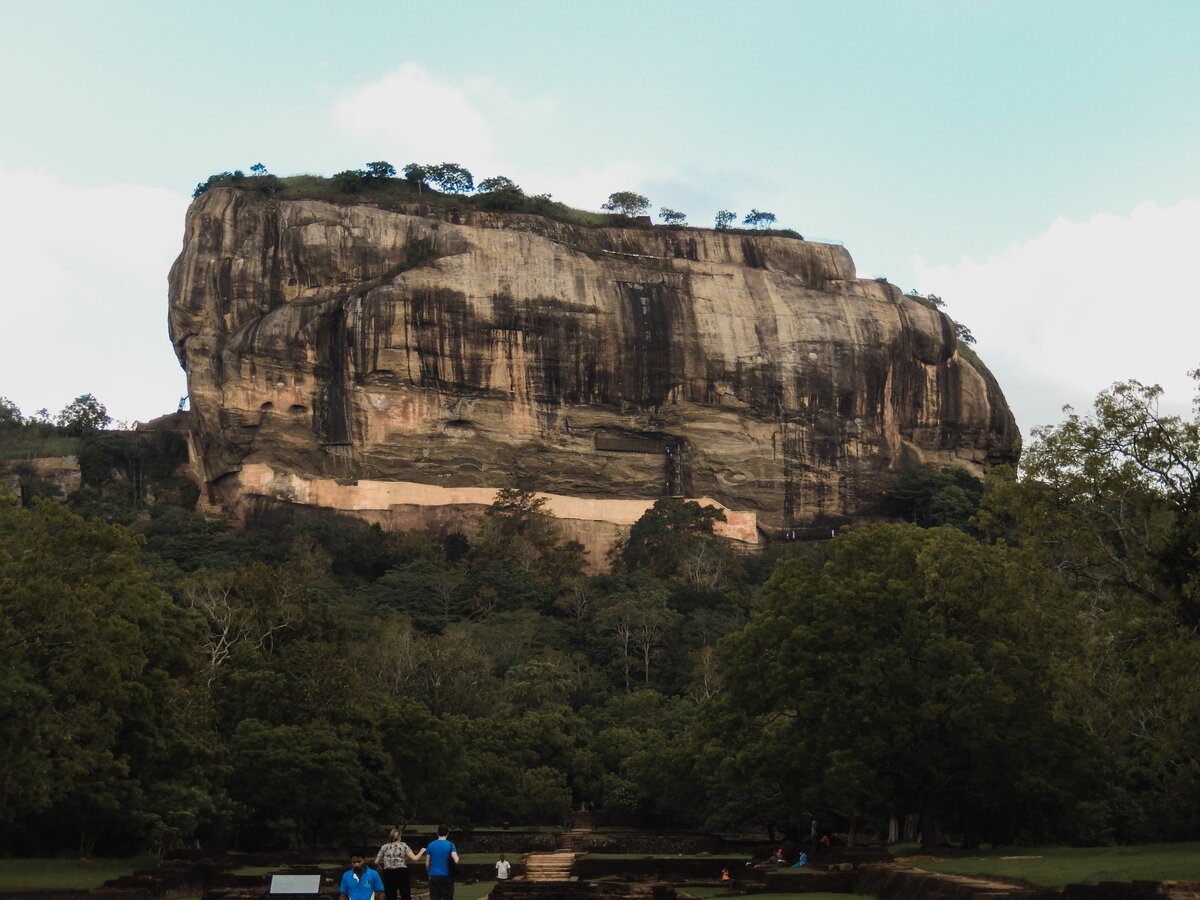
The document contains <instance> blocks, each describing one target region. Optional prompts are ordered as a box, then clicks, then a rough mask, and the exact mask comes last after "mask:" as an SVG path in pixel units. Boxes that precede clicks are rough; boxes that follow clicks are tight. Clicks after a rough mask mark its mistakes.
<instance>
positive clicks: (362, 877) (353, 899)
mask: <svg viewBox="0 0 1200 900" xmlns="http://www.w3.org/2000/svg"><path fill="white" fill-rule="evenodd" d="M366 859H367V857H366V854H365V853H363V852H362V851H361V850H355V851H354V853H352V854H351V856H350V868H349V869H347V870H346V873H345V874H344V875H343V876H342V885H341V887H340V888H339V889H338V891H339V894H340V895H341V897H340V900H383V879H381V878H380V877H379V873H378V872H376V871H375V870H374V869H371V868H368V867H367V862H366Z"/></svg>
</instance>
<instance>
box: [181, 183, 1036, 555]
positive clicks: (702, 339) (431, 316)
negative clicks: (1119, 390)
mask: <svg viewBox="0 0 1200 900" xmlns="http://www.w3.org/2000/svg"><path fill="white" fill-rule="evenodd" d="M170 303H171V311H170V327H171V336H172V340H173V341H174V344H175V349H176V352H177V354H178V356H179V359H180V362H181V363H182V364H183V366H184V368H185V369H186V371H187V376H188V387H189V395H190V402H191V422H192V439H193V450H194V453H195V455H196V456H197V457H198V462H199V463H200V468H201V471H202V472H203V477H204V480H205V481H206V482H207V485H208V488H209V491H210V499H211V500H213V501H214V502H219V503H222V504H224V505H226V506H230V507H233V508H238V507H239V505H242V504H245V502H246V501H247V500H249V499H253V498H258V499H259V500H261V498H263V497H267V498H270V497H275V498H276V499H278V500H280V501H290V502H295V501H297V500H299V499H300V497H299V495H301V494H303V495H305V496H311V497H314V498H316V497H324V498H325V499H324V500H321V499H314V500H311V501H304V502H317V503H322V504H328V505H338V504H339V503H340V504H342V506H341V508H357V509H360V510H362V511H364V512H372V511H373V512H374V514H375V515H376V516H379V515H382V514H383V513H385V512H386V511H387V509H388V506H389V504H392V503H395V502H397V501H396V500H395V496H394V495H395V494H396V490H397V483H402V484H405V485H411V486H413V490H415V491H416V493H417V494H420V493H421V490H420V488H421V487H422V486H423V487H427V488H436V489H443V490H451V491H453V490H456V489H467V488H488V489H496V488H500V487H512V486H515V487H521V488H524V489H527V490H535V491H539V492H544V493H546V494H548V495H551V496H553V497H555V498H563V502H566V501H567V500H573V501H579V502H581V503H584V504H585V505H586V504H592V507H591V509H592V512H590V513H588V512H581V513H579V515H582V516H584V517H585V518H586V516H588V515H594V516H595V520H596V521H612V519H611V517H610V516H609V515H608V513H607V511H606V510H607V506H606V504H608V503H609V502H610V501H612V502H626V503H628V502H629V501H637V502H638V503H640V504H641V505H642V507H644V506H648V505H649V504H650V503H651V502H653V500H654V499H655V498H656V497H659V496H662V495H664V494H675V495H683V496H687V497H709V498H712V500H714V501H716V502H718V503H720V504H722V505H724V506H725V507H726V508H728V509H729V510H736V511H744V512H745V513H748V514H753V516H754V518H755V520H756V522H757V526H758V527H759V528H761V529H763V530H765V531H766V532H767V533H773V532H786V531H788V530H794V529H803V528H806V527H809V526H812V525H813V524H814V523H822V522H829V521H842V520H845V519H846V518H852V517H855V516H860V515H869V514H871V513H872V511H873V510H874V508H875V505H876V504H877V502H878V500H879V498H880V496H881V492H882V491H884V490H885V489H886V488H887V487H888V486H889V485H890V484H891V483H892V482H893V481H894V478H895V475H896V472H897V470H898V468H899V467H902V466H903V465H905V464H907V463H909V462H930V463H934V464H954V465H961V466H966V467H968V468H970V469H972V470H973V471H975V472H981V471H982V470H983V469H984V468H985V467H987V466H989V465H992V464H996V463H1008V462H1012V461H1014V460H1015V457H1016V453H1017V450H1018V442H1019V436H1018V432H1017V429H1016V425H1015V422H1014V420H1013V416H1012V414H1011V412H1010V411H1009V409H1008V407H1007V405H1006V403H1005V401H1004V398H1003V395H1002V394H1001V392H1000V389H999V387H998V385H997V384H996V382H995V380H994V379H993V378H992V377H991V375H990V374H989V373H988V372H987V371H986V370H985V369H983V367H982V366H977V365H975V364H972V363H971V362H969V361H968V360H967V359H965V358H964V357H963V355H961V354H960V353H959V348H958V345H957V341H956V338H955V328H954V323H953V322H952V321H951V320H950V319H949V318H947V317H946V316H945V315H944V314H942V313H941V312H940V311H938V310H936V309H931V308H928V307H927V306H925V305H922V304H921V303H919V302H917V301H916V300H913V299H912V298H909V297H906V296H905V295H904V294H902V293H901V292H900V290H899V289H897V288H896V287H895V286H894V285H891V284H888V283H886V282H881V281H875V280H863V279H858V278H857V277H856V276H855V271H854V264H853V262H852V260H851V258H850V255H849V254H848V253H847V252H846V250H845V249H844V248H842V247H840V246H834V245H830V244H821V243H814V242H809V241H803V240H797V239H795V238H788V237H779V236H750V235H746V234H738V233H731V232H722V231H711V230H703V229H686V230H681V229H675V228H664V227H658V228H649V229H647V228H586V227H579V226H573V225H569V224H564V223H561V222H557V221H552V220H549V219H545V218H541V217H537V216H530V215H521V214H500V213H485V212H480V211H477V210H473V209H468V208H464V209H462V210H461V211H450V212H447V211H446V210H444V209H443V210H435V209H433V208H432V207H428V206H422V205H418V204H412V205H408V206H400V207H393V208H382V207H381V206H376V205H370V204H367V203H359V204H347V205H342V204H336V203H330V202H323V201H317V200H296V201H287V200H279V199H271V198H268V197H265V196H263V195H261V194H258V193H254V192H250V191H241V190H237V189H232V188H216V189H213V190H210V191H208V192H207V193H205V194H203V195H202V196H201V197H200V198H199V199H198V200H196V201H195V202H194V203H193V204H192V206H191V209H190V210H189V212H188V217H187V231H186V237H185V240H184V247H183V252H182V253H181V254H180V256H179V258H178V260H177V261H176V262H175V265H174V266H173V267H172V270H171V277H170ZM243 473H245V475H246V476H248V477H245V478H244V477H243ZM302 483H303V485H302ZM322 483H324V484H327V486H328V487H327V488H326V489H323V488H321V487H320V485H321V484H322ZM335 487H342V488H346V489H347V490H346V491H343V492H342V496H341V497H340V499H339V498H337V497H334V496H333V495H335V494H337V493H338V492H337V491H336V490H334V488H335ZM350 489H353V490H350ZM405 490H408V489H407V488H406V489H405ZM400 493H404V491H401V492H400ZM409 493H410V494H411V493H412V491H411V490H410V491H409ZM330 497H333V499H329V498H330ZM389 498H391V499H389ZM476 501H477V498H475V499H473V500H472V502H476ZM422 502H423V501H422ZM438 503H439V502H438V501H430V505H432V506H437V505H438ZM596 504H599V505H596ZM401 505H403V504H401ZM418 505H419V504H418ZM635 518H636V516H635ZM751 530H752V531H753V526H751Z"/></svg>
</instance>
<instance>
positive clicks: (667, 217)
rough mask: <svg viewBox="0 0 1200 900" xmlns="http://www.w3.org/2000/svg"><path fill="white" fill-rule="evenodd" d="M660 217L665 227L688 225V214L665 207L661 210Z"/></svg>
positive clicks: (659, 211)
mask: <svg viewBox="0 0 1200 900" xmlns="http://www.w3.org/2000/svg"><path fill="white" fill-rule="evenodd" d="M658 217H659V218H660V219H662V222H663V224H664V225H686V224H687V213H681V212H679V210H676V209H668V208H667V207H665V206H663V207H660V208H659V210H658Z"/></svg>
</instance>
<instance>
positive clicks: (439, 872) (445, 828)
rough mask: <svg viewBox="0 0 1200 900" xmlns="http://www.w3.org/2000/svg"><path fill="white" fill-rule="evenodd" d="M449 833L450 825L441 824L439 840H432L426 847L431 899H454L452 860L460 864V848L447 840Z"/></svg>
mask: <svg viewBox="0 0 1200 900" xmlns="http://www.w3.org/2000/svg"><path fill="white" fill-rule="evenodd" d="M449 834H450V826H449V825H439V826H438V837H437V840H436V841H430V842H429V846H428V847H426V848H425V862H426V864H427V865H428V866H429V900H454V876H453V874H452V873H451V867H450V861H451V860H454V865H455V866H457V865H458V848H457V847H455V846H454V844H452V843H450V841H448V840H446V836H447V835H449Z"/></svg>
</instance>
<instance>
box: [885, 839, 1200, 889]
mask: <svg viewBox="0 0 1200 900" xmlns="http://www.w3.org/2000/svg"><path fill="white" fill-rule="evenodd" d="M896 862H898V863H900V864H901V865H911V866H914V867H916V868H919V869H927V870H929V871H931V872H953V873H955V874H958V875H997V876H1000V877H1003V878H1019V879H1021V880H1022V881H1028V882H1031V883H1032V884H1040V885H1048V886H1053V887H1061V886H1062V885H1065V884H1094V883H1096V882H1099V881H1174V880H1178V881H1200V842H1196V841H1193V842H1189V843H1180V844H1142V845H1139V846H1132V847H1015V848H998V849H995V850H989V851H987V852H986V853H979V852H973V851H964V852H962V853H954V854H949V853H940V854H938V855H937V856H936V857H932V856H924V855H915V856H906V857H898V858H897V859H896Z"/></svg>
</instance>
